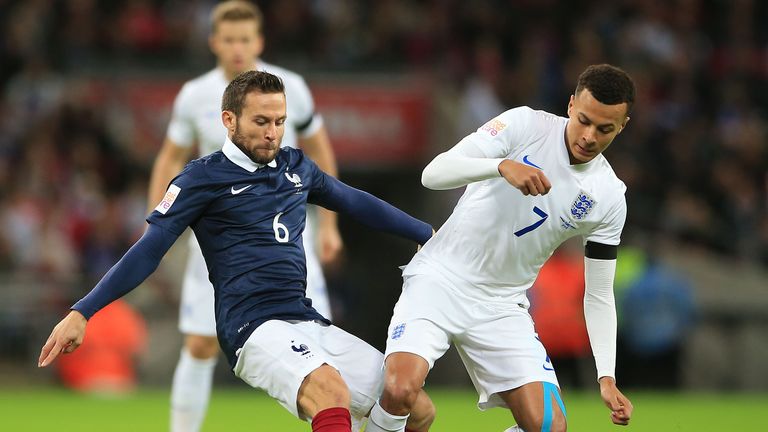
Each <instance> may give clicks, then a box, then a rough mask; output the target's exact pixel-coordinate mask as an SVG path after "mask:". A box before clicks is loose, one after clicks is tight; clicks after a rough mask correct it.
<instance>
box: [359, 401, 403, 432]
mask: <svg viewBox="0 0 768 432" xmlns="http://www.w3.org/2000/svg"><path fill="white" fill-rule="evenodd" d="M407 421H408V415H404V416H399V415H394V414H390V413H388V412H387V411H385V410H384V408H382V407H381V405H379V403H378V402H376V403H375V404H374V405H373V408H372V409H371V414H370V415H369V417H368V426H367V427H366V429H365V430H366V432H403V431H405V423H406V422H407Z"/></svg>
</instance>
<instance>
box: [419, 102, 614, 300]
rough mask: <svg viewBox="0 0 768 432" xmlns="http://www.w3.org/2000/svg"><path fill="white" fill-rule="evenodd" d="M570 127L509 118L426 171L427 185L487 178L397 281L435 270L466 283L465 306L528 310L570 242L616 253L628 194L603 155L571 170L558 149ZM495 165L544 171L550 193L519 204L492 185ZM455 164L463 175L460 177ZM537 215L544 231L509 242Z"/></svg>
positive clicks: (515, 114)
mask: <svg viewBox="0 0 768 432" xmlns="http://www.w3.org/2000/svg"><path fill="white" fill-rule="evenodd" d="M567 122H568V119H567V118H562V117H558V116H555V115H552V114H549V113H546V112H543V111H534V110H532V109H530V108H528V107H520V108H515V109H512V110H509V111H506V112H504V113H503V114H501V115H500V116H498V117H497V118H495V119H493V120H491V121H489V122H488V123H486V125H484V126H482V127H480V128H479V129H478V130H477V132H474V133H472V134H471V135H469V136H467V137H466V138H464V139H463V140H461V141H460V142H459V143H458V144H457V145H456V146H454V147H453V148H452V149H451V150H449V151H448V156H440V157H438V158H436V159H435V160H434V161H433V162H432V163H430V164H429V166H428V169H427V170H425V171H426V172H425V174H424V176H425V177H426V178H427V181H426V182H425V183H427V185H433V183H434V185H436V186H439V187H442V186H446V185H449V184H461V183H464V182H466V181H467V180H468V179H469V178H470V177H471V178H482V177H483V176H488V177H490V178H489V179H487V180H481V181H477V182H474V183H470V184H469V185H468V186H467V188H466V191H465V192H464V195H463V196H462V197H461V199H460V200H459V202H458V204H457V205H456V208H455V209H454V211H453V214H451V216H450V217H449V218H448V220H447V221H446V223H445V224H444V225H443V226H442V228H440V230H439V231H438V232H437V234H435V236H433V237H432V239H430V240H429V241H428V242H427V244H426V245H425V246H424V247H423V248H422V249H421V251H420V252H418V253H417V254H416V255H415V257H414V258H413V259H412V260H411V262H410V264H409V265H408V266H407V267H406V269H405V272H404V275H406V276H408V275H412V274H418V273H420V272H422V270H421V269H422V267H429V268H434V269H439V270H440V271H443V272H446V273H449V274H451V275H453V276H455V277H457V278H460V279H464V280H466V281H467V282H469V283H470V285H469V286H470V288H469V290H468V292H467V293H466V294H468V295H469V296H471V297H475V298H481V299H493V300H494V301H504V302H507V303H510V304H517V303H525V304H527V300H526V299H525V291H526V290H527V289H528V288H530V287H531V285H532V284H533V282H534V280H535V279H536V275H537V274H538V272H539V270H540V269H541V266H542V265H543V264H544V262H545V261H546V260H547V259H548V258H549V257H550V255H551V254H552V252H553V251H554V250H555V249H556V248H557V246H559V245H560V244H561V243H563V242H564V241H565V240H567V239H568V238H570V237H573V236H576V235H581V236H582V237H583V238H584V240H585V241H587V240H590V241H594V242H599V243H604V244H609V245H617V244H618V243H619V240H620V234H621V230H622V228H623V225H624V219H625V216H626V203H625V200H624V191H625V189H626V187H625V186H624V183H622V182H621V181H620V180H619V179H618V178H617V177H616V175H615V174H614V173H613V170H612V169H611V166H610V165H609V164H608V162H607V161H606V160H605V158H604V157H603V156H602V155H599V156H597V157H596V158H595V159H593V160H592V161H590V162H589V163H586V164H581V165H570V162H569V158H568V152H567V149H566V145H565V140H564V134H565V126H566V124H567ZM500 158H506V159H511V160H515V161H518V162H521V163H524V161H528V162H529V163H532V164H535V165H537V166H539V167H541V168H542V169H543V171H544V174H545V175H546V176H547V178H548V179H549V180H550V182H551V183H552V189H551V191H550V192H549V193H548V194H547V195H544V196H535V197H534V196H524V195H523V194H522V193H521V192H520V191H519V190H518V189H516V188H514V187H513V186H511V185H510V184H509V183H507V181H506V180H504V179H503V178H502V177H500V176H498V174H497V169H496V168H493V166H494V165H496V166H497V165H498V160H499V159H500ZM478 159H481V160H480V161H478ZM482 159H485V160H486V161H490V162H484V161H482ZM461 160H463V161H464V162H463V163H464V164H465V165H466V166H467V167H469V168H468V169H469V171H470V175H465V174H464V173H463V171H462V168H461V164H462V162H461ZM484 163H485V164H487V166H484V165H483V164H484ZM470 168H471V169H470ZM494 170H496V172H494ZM582 195H583V196H586V197H588V198H589V199H591V200H592V201H593V203H594V205H593V206H592V208H591V210H590V211H589V212H587V213H586V215H583V216H582V214H579V215H580V216H582V217H581V218H577V217H575V216H574V214H573V213H572V210H578V209H574V207H575V205H576V201H577V199H578V198H579V196H582ZM535 208H536V209H539V210H540V211H543V212H544V213H545V215H546V219H545V220H544V223H542V224H541V225H540V226H538V227H537V228H536V229H533V230H532V231H529V232H527V233H525V234H522V235H520V236H517V235H515V232H519V231H520V230H522V229H524V228H526V227H530V226H532V225H533V224H535V223H537V222H539V221H540V220H541V219H543V217H542V216H540V214H538V213H536V212H535Z"/></svg>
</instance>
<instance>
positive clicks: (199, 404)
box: [171, 349, 218, 432]
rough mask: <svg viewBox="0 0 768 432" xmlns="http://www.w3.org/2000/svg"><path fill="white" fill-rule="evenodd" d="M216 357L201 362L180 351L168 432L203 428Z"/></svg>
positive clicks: (174, 375)
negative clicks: (169, 431)
mask: <svg viewBox="0 0 768 432" xmlns="http://www.w3.org/2000/svg"><path fill="white" fill-rule="evenodd" d="M217 360H218V358H217V357H214V358H211V359H206V360H200V359H196V358H194V357H192V356H191V355H190V354H189V352H187V350H186V349H182V350H181V355H180V356H179V363H178V364H177V365H176V371H175V372H174V374H173V390H172V392H171V432H197V431H199V430H200V428H201V427H202V425H203V420H204V419H205V413H206V411H207V410H208V402H209V399H210V395H211V384H212V382H213V372H214V370H215V368H216V362H217Z"/></svg>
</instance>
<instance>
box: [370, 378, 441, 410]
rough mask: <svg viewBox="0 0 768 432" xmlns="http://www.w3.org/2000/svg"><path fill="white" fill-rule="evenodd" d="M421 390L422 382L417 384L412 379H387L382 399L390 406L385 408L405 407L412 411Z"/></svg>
mask: <svg viewBox="0 0 768 432" xmlns="http://www.w3.org/2000/svg"><path fill="white" fill-rule="evenodd" d="M420 391H421V384H416V383H415V382H413V381H412V380H410V379H402V380H397V379H395V380H386V382H385V383H384V392H383V394H382V399H384V400H385V401H386V405H389V406H385V408H389V407H393V408H404V409H406V410H407V411H408V412H410V411H411V410H412V409H413V407H414V406H415V405H416V399H417V398H418V396H419V392H420ZM430 403H431V402H430ZM382 406H384V405H382Z"/></svg>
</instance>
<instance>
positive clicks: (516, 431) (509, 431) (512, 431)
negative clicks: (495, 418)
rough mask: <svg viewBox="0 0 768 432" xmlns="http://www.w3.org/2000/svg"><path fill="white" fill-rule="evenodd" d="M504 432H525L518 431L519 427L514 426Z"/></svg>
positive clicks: (522, 431)
mask: <svg viewBox="0 0 768 432" xmlns="http://www.w3.org/2000/svg"><path fill="white" fill-rule="evenodd" d="M504 432H525V431H524V430H522V429H520V426H518V425H514V426H510V427H509V429H505V430H504Z"/></svg>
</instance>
